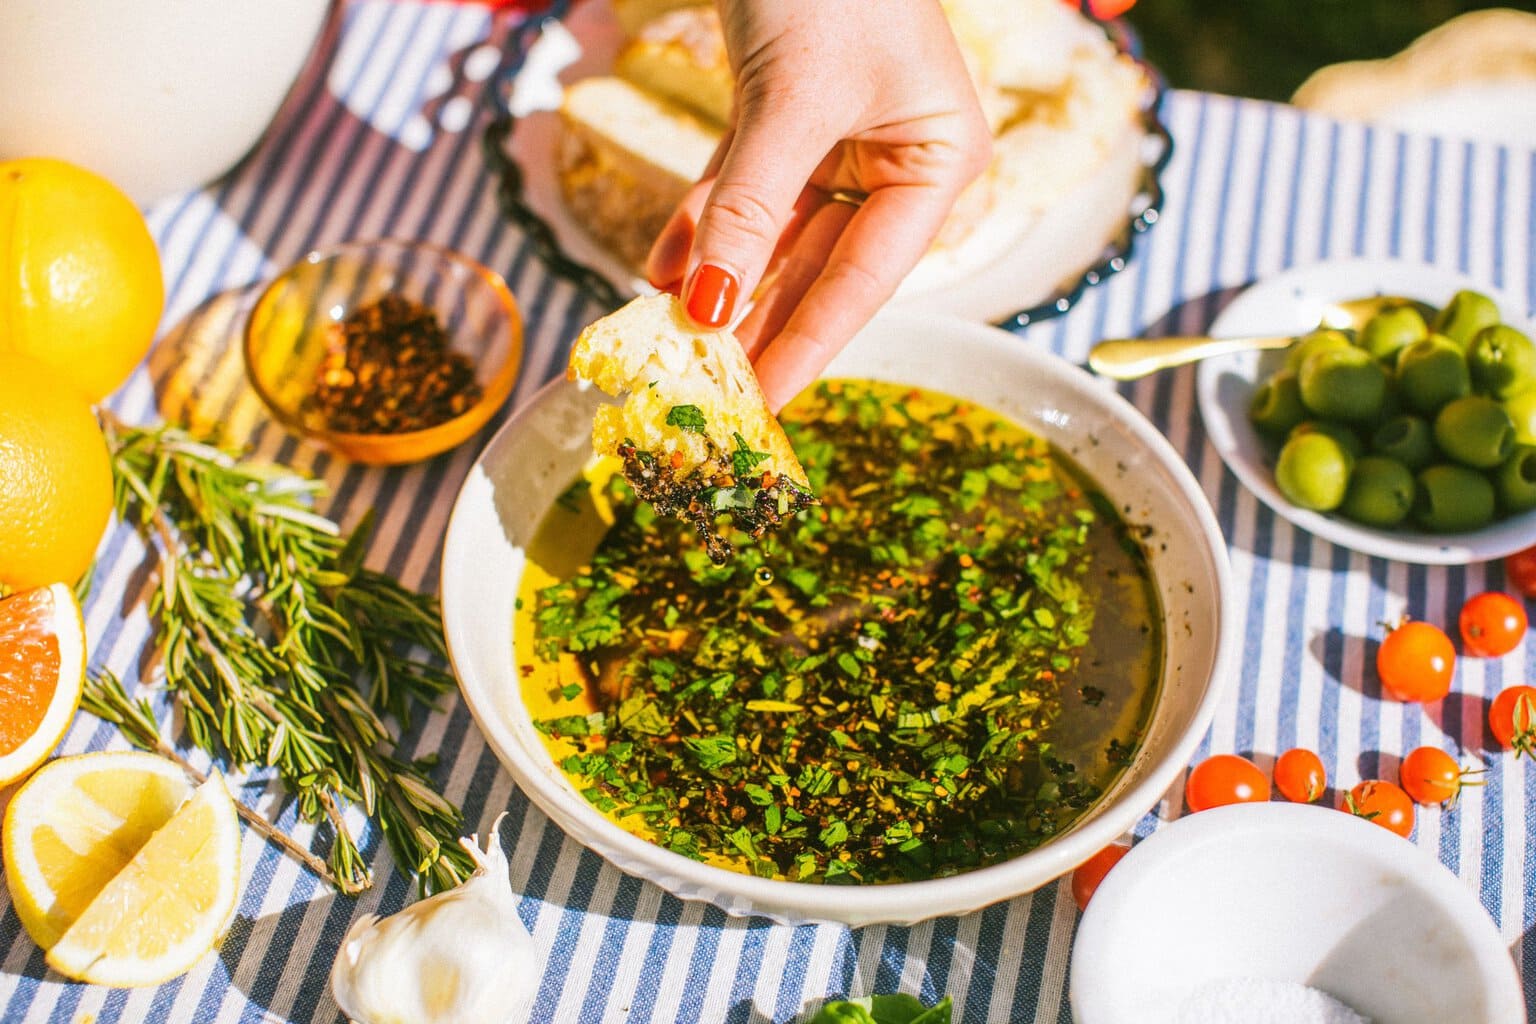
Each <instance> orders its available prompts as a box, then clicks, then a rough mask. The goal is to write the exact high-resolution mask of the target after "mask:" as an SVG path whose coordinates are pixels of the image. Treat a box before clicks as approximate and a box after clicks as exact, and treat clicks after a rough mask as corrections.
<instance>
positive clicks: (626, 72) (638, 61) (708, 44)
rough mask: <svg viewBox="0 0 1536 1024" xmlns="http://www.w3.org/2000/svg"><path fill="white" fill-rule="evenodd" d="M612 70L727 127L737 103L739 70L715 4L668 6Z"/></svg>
mask: <svg viewBox="0 0 1536 1024" xmlns="http://www.w3.org/2000/svg"><path fill="white" fill-rule="evenodd" d="M613 70H614V72H615V73H616V74H617V75H618V76H619V77H620V78H623V79H627V80H628V81H630V82H633V83H634V84H635V85H636V86H637V87H639V88H640V89H641V90H642V91H644V92H648V93H650V94H651V95H653V96H660V97H661V98H663V99H666V100H670V101H671V102H673V103H676V104H678V105H679V106H682V107H686V108H687V109H688V110H689V111H691V112H692V113H694V114H697V115H699V116H700V117H702V118H704V119H705V120H707V121H709V122H710V123H711V124H713V125H715V126H716V127H719V128H724V127H725V125H727V124H729V123H730V120H731V107H732V105H733V104H734V103H735V93H736V76H735V74H734V73H733V72H732V71H731V60H730V56H729V55H728V54H727V53H726V50H725V35H724V33H723V32H722V31H721V29H720V13H719V12H718V11H716V10H715V8H714V7H713V6H702V7H680V8H678V9H677V10H674V11H668V12H667V13H666V14H663V15H662V16H661V17H659V18H657V19H656V20H655V21H652V22H649V23H648V24H646V25H644V26H642V27H641V29H640V31H639V32H638V33H637V34H636V35H635V37H634V38H633V39H631V40H630V41H629V42H628V43H626V44H625V45H624V48H623V49H621V50H620V51H619V55H618V57H617V58H615V60H614V66H613Z"/></svg>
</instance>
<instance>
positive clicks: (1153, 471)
mask: <svg viewBox="0 0 1536 1024" xmlns="http://www.w3.org/2000/svg"><path fill="white" fill-rule="evenodd" d="M827 372H828V375H829V376H842V377H862V378H874V379H880V380H888V381H895V382H900V383H905V384H912V385H921V386H923V387H928V388H933V389H935V390H938V391H941V392H946V393H948V394H951V395H955V396H959V397H962V398H966V399H969V400H971V401H973V402H976V403H978V404H980V405H982V406H985V407H987V408H989V409H992V410H995V411H996V412H999V413H1002V414H1004V415H1007V416H1009V417H1011V418H1012V419H1014V420H1015V421H1017V422H1019V423H1021V424H1023V425H1024V426H1026V427H1028V428H1029V429H1031V430H1033V431H1035V432H1036V433H1037V434H1040V435H1041V436H1043V437H1045V438H1046V439H1048V440H1050V441H1052V442H1053V443H1055V444H1056V445H1057V446H1058V447H1059V448H1061V449H1063V450H1064V451H1066V452H1067V453H1068V454H1069V455H1070V456H1071V457H1072V458H1074V459H1075V460H1076V461H1077V462H1078V464H1079V465H1081V466H1082V467H1083V468H1084V469H1085V470H1087V472H1088V473H1089V474H1090V475H1091V476H1092V477H1093V478H1094V479H1095V480H1096V481H1097V482H1098V483H1099V484H1100V485H1101V486H1102V487H1103V489H1104V490H1105V492H1106V493H1107V494H1108V495H1109V496H1110V497H1111V498H1112V499H1113V500H1114V503H1115V505H1116V506H1117V507H1118V508H1120V509H1122V510H1123V514H1124V515H1125V516H1126V518H1127V519H1128V520H1129V521H1130V522H1132V523H1136V524H1146V525H1148V526H1149V527H1150V528H1151V530H1152V534H1151V537H1150V539H1149V542H1148V544H1147V547H1148V554H1149V559H1150V562H1151V566H1152V570H1153V573H1154V576H1155V578H1156V582H1157V588H1158V592H1159V594H1160V597H1161V601H1162V606H1163V612H1164V623H1163V632H1164V635H1165V637H1166V644H1165V648H1166V650H1165V661H1164V667H1163V683H1162V690H1161V693H1160V696H1159V697H1158V700H1157V703H1156V708H1155V710H1154V712H1153V717H1152V722H1151V724H1150V727H1149V729H1148V732H1147V737H1146V740H1145V742H1144V743H1143V746H1142V750H1141V752H1140V754H1139V755H1138V756H1137V758H1136V760H1135V762H1134V763H1133V764H1132V765H1131V767H1130V768H1129V769H1128V770H1127V771H1126V772H1125V774H1124V775H1123V776H1122V777H1121V778H1120V780H1119V781H1118V783H1117V784H1116V785H1115V786H1114V787H1113V788H1112V789H1111V791H1110V792H1109V793H1107V794H1106V795H1105V797H1104V798H1103V799H1102V800H1101V801H1100V802H1099V804H1098V805H1097V806H1096V807H1095V808H1094V809H1093V810H1092V811H1091V812H1090V813H1089V814H1088V815H1087V816H1086V818H1085V819H1084V820H1083V821H1082V822H1081V823H1080V824H1078V825H1077V827H1075V828H1074V829H1072V830H1071V831H1070V832H1069V833H1067V834H1065V835H1063V836H1060V837H1058V838H1056V839H1055V840H1053V841H1051V842H1049V843H1047V844H1045V845H1043V846H1041V847H1039V848H1038V849H1036V850H1033V851H1031V852H1030V853H1028V854H1025V855H1024V856H1021V857H1018V858H1015V859H1013V860H1010V861H1008V862H1006V863H1003V864H998V865H995V866H993V867H989V868H985V869H982V870H978V871H973V872H970V873H967V874H963V875H958V876H955V877H951V878H944V879H938V880H933V881H926V882H912V883H901V884H891V885H867V886H821V885H812V884H804V883H794V882H784V881H773V880H769V879H762V878H753V877H751V876H748V875H745V874H738V873H736V872H732V871H728V870H724V869H722V868H716V867H710V866H707V865H704V864H701V863H698V862H696V861H693V860H689V859H687V858H685V857H682V856H680V855H678V854H675V853H672V852H669V851H667V850H664V849H662V848H661V847H659V846H656V845H654V844H652V843H648V842H646V841H645V840H643V839H639V838H637V837H636V836H633V835H631V834H630V833H628V832H626V831H624V830H623V829H621V828H619V827H618V826H617V825H615V824H613V823H612V822H611V821H609V820H608V819H606V818H604V817H603V816H602V815H601V814H599V813H598V812H597V811H596V810H595V809H594V808H593V807H591V806H590V805H589V804H588V803H587V801H586V800H584V799H583V798H582V797H581V795H580V794H578V793H577V792H576V790H575V789H574V788H573V787H572V786H571V784H570V783H569V782H568V781H567V780H566V778H565V777H564V776H563V775H562V774H561V772H560V770H559V768H558V767H557V766H556V765H555V764H554V763H553V762H552V761H551V760H550V758H549V756H548V754H546V753H545V749H544V746H543V744H542V743H541V740H540V736H539V734H538V733H537V732H536V731H535V730H534V728H533V724H532V722H531V721H530V719H529V715H528V712H527V710H526V709H525V708H524V706H523V704H522V701H521V699H520V697H519V688H518V678H517V673H516V671H515V670H514V665H515V664H516V661H517V659H516V658H515V657H514V654H513V639H512V617H513V599H514V597H515V596H516V593H517V588H518V581H519V578H520V576H521V573H522V570H523V565H524V553H523V547H524V545H525V544H526V543H527V542H528V541H529V539H530V538H531V537H532V535H533V532H534V529H535V527H536V526H537V525H538V523H539V521H540V520H541V519H542V518H543V516H544V514H545V512H546V510H547V509H548V508H549V507H550V506H551V504H552V503H553V502H554V500H555V498H556V497H557V496H558V495H559V494H560V493H561V491H563V490H564V489H565V488H566V486H567V485H568V484H569V483H570V481H571V480H572V479H574V478H575V477H576V475H577V473H578V471H579V469H580V467H581V466H582V464H583V463H584V462H586V461H587V459H588V458H589V457H590V454H591V448H590V429H591V423H592V414H593V411H594V409H595V408H596V407H597V404H598V402H599V400H600V398H599V396H598V395H597V394H596V393H595V392H593V391H582V390H579V389H578V388H577V387H576V386H575V385H572V384H568V383H566V382H565V381H558V382H556V383H553V384H551V385H549V386H548V387H546V388H545V389H544V390H543V391H541V392H540V393H539V394H538V395H537V396H536V397H535V398H534V399H533V401H532V402H530V403H529V404H528V405H527V406H526V407H525V408H524V409H522V410H521V411H520V412H519V413H518V414H517V415H516V416H514V417H513V419H512V420H510V421H509V422H508V423H507V425H506V426H505V427H504V428H503V429H502V430H501V432H500V433H498V434H497V436H496V437H495V438H494V439H493V440H492V441H491V443H490V445H489V446H487V448H486V450H485V452H484V453H483V454H482V455H481V457H480V460H479V461H478V462H477V463H476V465H475V467H474V468H473V469H472V470H471V472H470V474H469V477H468V478H467V479H466V481H465V483H464V488H463V490H462V492H461V493H460V495H459V498H458V501H457V504H456V505H455V506H454V511H453V518H452V520H451V521H450V523H449V526H448V534H447V538H446V540H445V542H444V550H443V582H442V587H443V589H442V597H443V619H444V623H445V626H446V631H447V636H448V645H449V650H450V652H451V654H452V657H453V664H454V669H455V671H456V672H457V673H458V677H459V684H460V687H461V689H462V690H463V692H464V697H465V700H466V701H467V702H468V704H469V708H470V710H471V711H472V712H473V713H474V716H475V718H476V720H477V721H478V722H479V724H480V727H481V730H482V731H483V732H484V734H485V737H486V739H487V740H488V741H489V743H490V744H491V746H492V748H493V749H495V751H496V753H497V755H498V756H499V757H500V758H501V761H502V763H503V764H505V765H506V766H507V768H508V770H509V771H511V773H512V775H513V777H514V778H515V779H516V780H517V783H518V785H519V786H520V787H521V788H522V789H523V791H524V792H525V793H527V794H528V796H529V797H530V798H531V799H532V800H533V801H534V802H535V803H536V804H538V805H539V807H541V808H542V809H543V810H544V812H545V813H546V814H548V815H549V816H550V818H551V819H553V820H554V821H555V822H556V823H557V824H558V825H560V827H562V828H563V829H565V831H566V832H568V833H569V834H570V835H571V836H572V837H573V838H575V839H577V840H578V841H580V842H582V843H584V844H586V845H587V846H589V847H591V848H592V849H594V850H596V851H597V852H598V853H600V854H602V855H603V856H605V857H607V858H608V859H609V860H611V861H612V862H613V863H614V864H616V865H617V866H618V867H619V868H621V869H623V870H625V871H628V872H630V873H632V874H635V875H638V876H640V877H642V878H647V879H650V880H652V881H655V882H656V883H658V884H660V885H662V886H665V887H666V888H667V889H669V890H671V891H672V892H673V893H676V894H677V895H679V896H681V897H684V898H687V899H705V900H710V901H712V902H714V903H716V904H717V905H719V906H720V907H722V908H724V909H725V910H726V911H728V912H730V913H735V914H747V913H755V914H763V915H766V916H769V917H773V918H775V919H777V920H781V921H790V922H800V921H812V920H819V921H841V922H845V923H847V924H850V925H862V924H868V923H871V922H876V921H898V922H908V921H916V920H921V919H923V918H927V917H933V916H937V915H941V914H957V913H963V912H967V911H970V910H974V909H977V908H979V907H983V906H986V905H987V904H990V903H994V902H996V901H998V900H1001V899H1006V898H1008V897H1011V896H1015V895H1017V894H1019V893H1023V892H1027V891H1029V890H1031V889H1035V888H1037V887H1039V886H1041V885H1043V884H1045V883H1046V882H1048V881H1050V880H1051V879H1054V878H1056V877H1058V876H1059V875H1062V874H1064V873H1065V872H1067V871H1070V870H1071V869H1072V868H1073V867H1075V866H1076V865H1077V864H1079V863H1081V862H1082V861H1084V860H1086V859H1087V858H1088V857H1090V856H1092V855H1093V853H1094V852H1096V851H1097V850H1098V849H1100V848H1101V847H1103V846H1105V845H1106V844H1108V843H1109V842H1111V841H1112V840H1114V839H1115V837H1117V836H1119V835H1121V834H1122V833H1123V832H1125V831H1126V830H1127V829H1128V828H1129V827H1131V826H1132V825H1133V824H1134V823H1135V822H1136V820H1137V819H1138V818H1140V817H1141V816H1142V815H1143V814H1144V813H1146V811H1147V809H1148V808H1150V807H1152V805H1153V804H1155V803H1156V802H1157V800H1158V798H1159V797H1161V796H1162V794H1163V792H1164V791H1165V790H1166V789H1167V788H1168V786H1169V785H1170V784H1171V783H1172V782H1173V780H1174V778H1175V777H1176V776H1177V774H1178V773H1179V771H1180V770H1181V769H1182V768H1183V766H1184V765H1185V764H1186V763H1187V762H1188V760H1189V757H1190V755H1191V753H1192V752H1193V749H1194V746H1195V744H1196V743H1197V742H1198V741H1199V739H1200V736H1201V735H1202V734H1203V733H1204V731H1205V729H1206V726H1207V724H1208V723H1209V721H1210V716H1211V711H1212V708H1213V707H1214V705H1215V702H1216V700H1217V699H1218V698H1219V696H1220V690H1221V688H1222V686H1223V685H1225V684H1226V683H1227V682H1228V680H1229V679H1230V678H1231V676H1232V675H1233V673H1234V668H1233V661H1234V659H1235V656H1236V650H1237V647H1238V638H1237V636H1236V632H1235V631H1236V623H1237V619H1236V618H1235V617H1234V616H1233V615H1232V614H1231V613H1230V612H1229V611H1228V610H1227V607H1226V605H1225V603H1224V602H1223V599H1222V598H1223V595H1224V594H1225V593H1226V592H1227V589H1228V574H1229V570H1228V567H1227V558H1226V546H1225V544H1224V543H1223V541H1222V538H1221V533H1220V530H1219V528H1218V527H1217V525H1216V521H1215V518H1214V517H1213V516H1212V514H1211V510H1210V506H1209V505H1208V504H1207V502H1206V500H1205V496H1204V494H1203V493H1202V492H1201V491H1200V488H1199V486H1198V485H1197V484H1196V482H1195V480H1194V478H1193V477H1192V476H1191V475H1190V473H1189V471H1188V469H1187V468H1186V467H1185V465H1184V463H1183V462H1182V461H1181V460H1180V458H1179V456H1178V454H1177V453H1176V452H1175V451H1174V450H1173V448H1172V447H1171V446H1170V445H1169V444H1168V442H1167V441H1166V440H1165V439H1164V438H1163V436H1162V435H1161V434H1159V433H1158V432H1157V430H1156V429H1155V428H1154V427H1153V426H1152V425H1151V424H1150V423H1148V422H1147V421H1146V420H1145V419H1144V418H1143V417H1142V416H1141V415H1140V414H1139V413H1138V412H1137V411H1136V410H1135V409H1134V408H1133V407H1132V406H1131V405H1130V404H1129V403H1127V402H1126V401H1125V400H1124V399H1122V398H1121V397H1120V396H1119V395H1118V394H1117V393H1116V392H1115V391H1113V390H1112V389H1111V388H1109V387H1107V386H1106V385H1105V384H1104V383H1103V382H1101V381H1097V380H1095V379H1094V378H1092V377H1090V376H1089V375H1088V374H1086V373H1084V372H1083V371H1081V370H1079V369H1077V368H1075V367H1073V366H1070V365H1068V364H1067V363H1065V362H1064V361H1062V360H1060V359H1057V358H1056V357H1054V356H1051V355H1046V354H1042V353H1040V352H1038V351H1036V350H1035V349H1032V348H1030V347H1029V346H1028V345H1027V344H1025V343H1024V342H1023V341H1021V340H1020V339H1018V338H1017V337H1014V336H1013V335H1010V334H1007V333H1005V332H1002V331H999V330H996V329H994V328H990V327H984V326H981V325H977V324H970V323H966V322H964V321H960V320H954V319H940V318H932V317H917V316H913V315H899V314H890V315H887V316H884V317H881V318H879V319H877V320H876V321H875V322H874V323H873V324H871V325H870V326H869V327H868V328H866V329H865V330H864V331H863V332H862V333H861V334H860V335H859V336H858V337H857V338H856V339H855V340H854V341H853V343H852V344H850V345H849V346H848V347H847V349H845V350H844V351H843V353H842V354H841V355H840V356H838V358H837V359H836V360H835V361H834V362H833V363H832V365H831V366H830V367H829V368H828V371H827Z"/></svg>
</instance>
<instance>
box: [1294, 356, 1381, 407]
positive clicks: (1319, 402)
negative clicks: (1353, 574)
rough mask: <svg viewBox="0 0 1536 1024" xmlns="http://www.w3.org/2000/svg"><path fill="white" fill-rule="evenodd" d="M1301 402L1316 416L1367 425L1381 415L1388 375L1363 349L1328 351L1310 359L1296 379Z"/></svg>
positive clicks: (1303, 363)
mask: <svg viewBox="0 0 1536 1024" xmlns="http://www.w3.org/2000/svg"><path fill="white" fill-rule="evenodd" d="M1297 376H1298V377H1299V379H1300V381H1301V401H1302V404H1303V405H1305V406H1306V407H1307V409H1309V410H1310V411H1311V412H1312V414H1313V415H1314V416H1319V417H1321V418H1323V419H1327V420H1345V421H1348V422H1355V423H1360V422H1368V421H1370V420H1374V419H1376V418H1377V417H1379V416H1380V415H1381V408H1382V403H1383V401H1384V400H1385V398H1386V394H1387V372H1386V370H1384V369H1382V367H1381V364H1380V363H1378V362H1377V361H1376V360H1374V359H1372V358H1371V356H1370V353H1368V352H1366V351H1365V350H1364V349H1360V348H1328V349H1323V350H1322V351H1319V352H1314V353H1312V354H1311V355H1309V356H1307V358H1306V360H1305V361H1303V362H1302V364H1301V370H1300V372H1299V373H1298V375H1297Z"/></svg>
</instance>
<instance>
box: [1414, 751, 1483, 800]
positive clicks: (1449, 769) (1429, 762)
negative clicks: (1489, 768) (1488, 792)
mask: <svg viewBox="0 0 1536 1024" xmlns="http://www.w3.org/2000/svg"><path fill="white" fill-rule="evenodd" d="M1479 774H1481V772H1480V771H1473V770H1472V769H1468V768H1463V767H1462V766H1461V765H1459V764H1457V763H1456V759H1455V758H1454V757H1452V756H1451V755H1450V754H1447V753H1446V752H1445V751H1443V750H1441V749H1440V748H1439V747H1419V748H1418V749H1417V750H1412V751H1409V753H1408V756H1407V757H1405V758H1403V763H1402V765H1401V766H1399V767H1398V769H1397V781H1398V782H1399V783H1400V784H1401V785H1402V787H1403V789H1404V791H1406V792H1407V794H1408V795H1409V796H1411V797H1413V799H1414V800H1415V801H1416V802H1418V803H1421V804H1444V803H1452V802H1454V801H1455V800H1456V798H1457V797H1458V796H1460V795H1461V788H1462V787H1463V786H1477V785H1481V783H1479V782H1469V781H1468V780H1467V777H1468V776H1469V775H1479Z"/></svg>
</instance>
